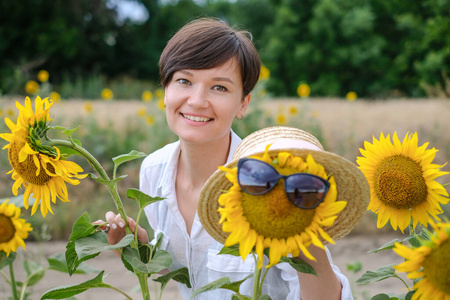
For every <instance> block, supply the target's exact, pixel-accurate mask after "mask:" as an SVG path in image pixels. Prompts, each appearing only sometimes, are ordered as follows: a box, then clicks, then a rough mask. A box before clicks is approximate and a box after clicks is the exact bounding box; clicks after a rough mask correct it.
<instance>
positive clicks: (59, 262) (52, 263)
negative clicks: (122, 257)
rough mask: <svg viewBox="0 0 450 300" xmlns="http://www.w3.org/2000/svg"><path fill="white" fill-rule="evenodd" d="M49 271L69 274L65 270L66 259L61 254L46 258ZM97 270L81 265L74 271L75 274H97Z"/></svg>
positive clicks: (67, 270)
mask: <svg viewBox="0 0 450 300" xmlns="http://www.w3.org/2000/svg"><path fill="white" fill-rule="evenodd" d="M47 261H48V265H49V269H50V270H54V271H59V272H63V273H69V269H68V268H67V261H66V257H65V256H64V254H63V253H57V254H54V255H52V256H50V257H48V258H47ZM98 272H100V270H99V269H97V268H94V267H93V266H90V265H88V264H85V263H82V264H80V266H79V267H78V268H77V270H76V271H75V273H76V274H89V273H98Z"/></svg>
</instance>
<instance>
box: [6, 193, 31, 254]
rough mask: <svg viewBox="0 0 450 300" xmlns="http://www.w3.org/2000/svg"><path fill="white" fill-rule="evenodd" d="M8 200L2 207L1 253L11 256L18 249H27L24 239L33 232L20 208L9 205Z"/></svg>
mask: <svg viewBox="0 0 450 300" xmlns="http://www.w3.org/2000/svg"><path fill="white" fill-rule="evenodd" d="M8 201H9V200H6V201H5V202H3V203H2V204H1V205H0V251H4V252H5V253H6V256H9V253H11V251H13V252H16V251H17V248H19V247H23V248H24V249H25V248H26V247H25V243H24V241H23V240H24V239H26V238H27V237H28V232H29V231H31V230H33V228H31V225H30V224H29V223H26V222H25V220H24V219H21V218H19V217H20V208H19V207H16V206H15V205H14V204H8Z"/></svg>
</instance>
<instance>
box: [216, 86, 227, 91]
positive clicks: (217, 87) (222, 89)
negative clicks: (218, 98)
mask: <svg viewBox="0 0 450 300" xmlns="http://www.w3.org/2000/svg"><path fill="white" fill-rule="evenodd" d="M213 89H214V90H216V91H219V92H226V91H228V89H227V88H226V87H224V86H222V85H216V86H214V87H213Z"/></svg>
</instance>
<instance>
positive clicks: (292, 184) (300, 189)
mask: <svg viewBox="0 0 450 300" xmlns="http://www.w3.org/2000/svg"><path fill="white" fill-rule="evenodd" d="M284 184H285V189H286V194H287V197H288V199H289V200H290V201H291V202H292V204H294V205H295V206H297V207H299V208H304V209H308V208H314V207H316V206H318V205H319V204H320V202H321V201H322V200H323V198H324V197H325V194H326V193H327V191H328V185H329V184H328V182H327V181H325V180H324V179H322V178H320V177H317V176H314V175H311V174H294V175H292V176H289V177H288V178H287V179H286V181H285V183H284Z"/></svg>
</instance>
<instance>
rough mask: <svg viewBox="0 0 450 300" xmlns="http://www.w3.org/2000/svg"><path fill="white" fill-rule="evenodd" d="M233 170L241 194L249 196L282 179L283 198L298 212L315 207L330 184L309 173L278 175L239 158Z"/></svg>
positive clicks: (258, 163) (267, 166)
mask: <svg viewBox="0 0 450 300" xmlns="http://www.w3.org/2000/svg"><path fill="white" fill-rule="evenodd" d="M237 168H238V169H237V178H238V183H239V186H240V187H241V190H242V191H244V192H245V193H247V194H250V195H263V194H265V193H268V192H270V191H271V190H272V189H273V188H274V187H275V185H276V184H277V183H278V181H279V180H280V179H281V178H282V179H284V190H285V191H286V196H287V198H288V199H289V201H291V202H292V204H294V205H295V206H297V207H299V208H302V209H313V208H315V207H317V206H318V205H319V204H320V203H321V202H322V201H323V199H324V198H325V195H326V194H327V192H328V190H329V188H330V183H329V182H328V181H327V180H325V179H323V178H321V177H319V176H316V175H313V174H309V173H295V174H291V175H288V176H285V175H281V174H280V173H278V171H277V170H276V169H275V168H274V167H273V166H271V165H270V164H268V163H266V162H263V161H261V160H257V159H253V158H242V159H240V160H239V162H238V166H237Z"/></svg>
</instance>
